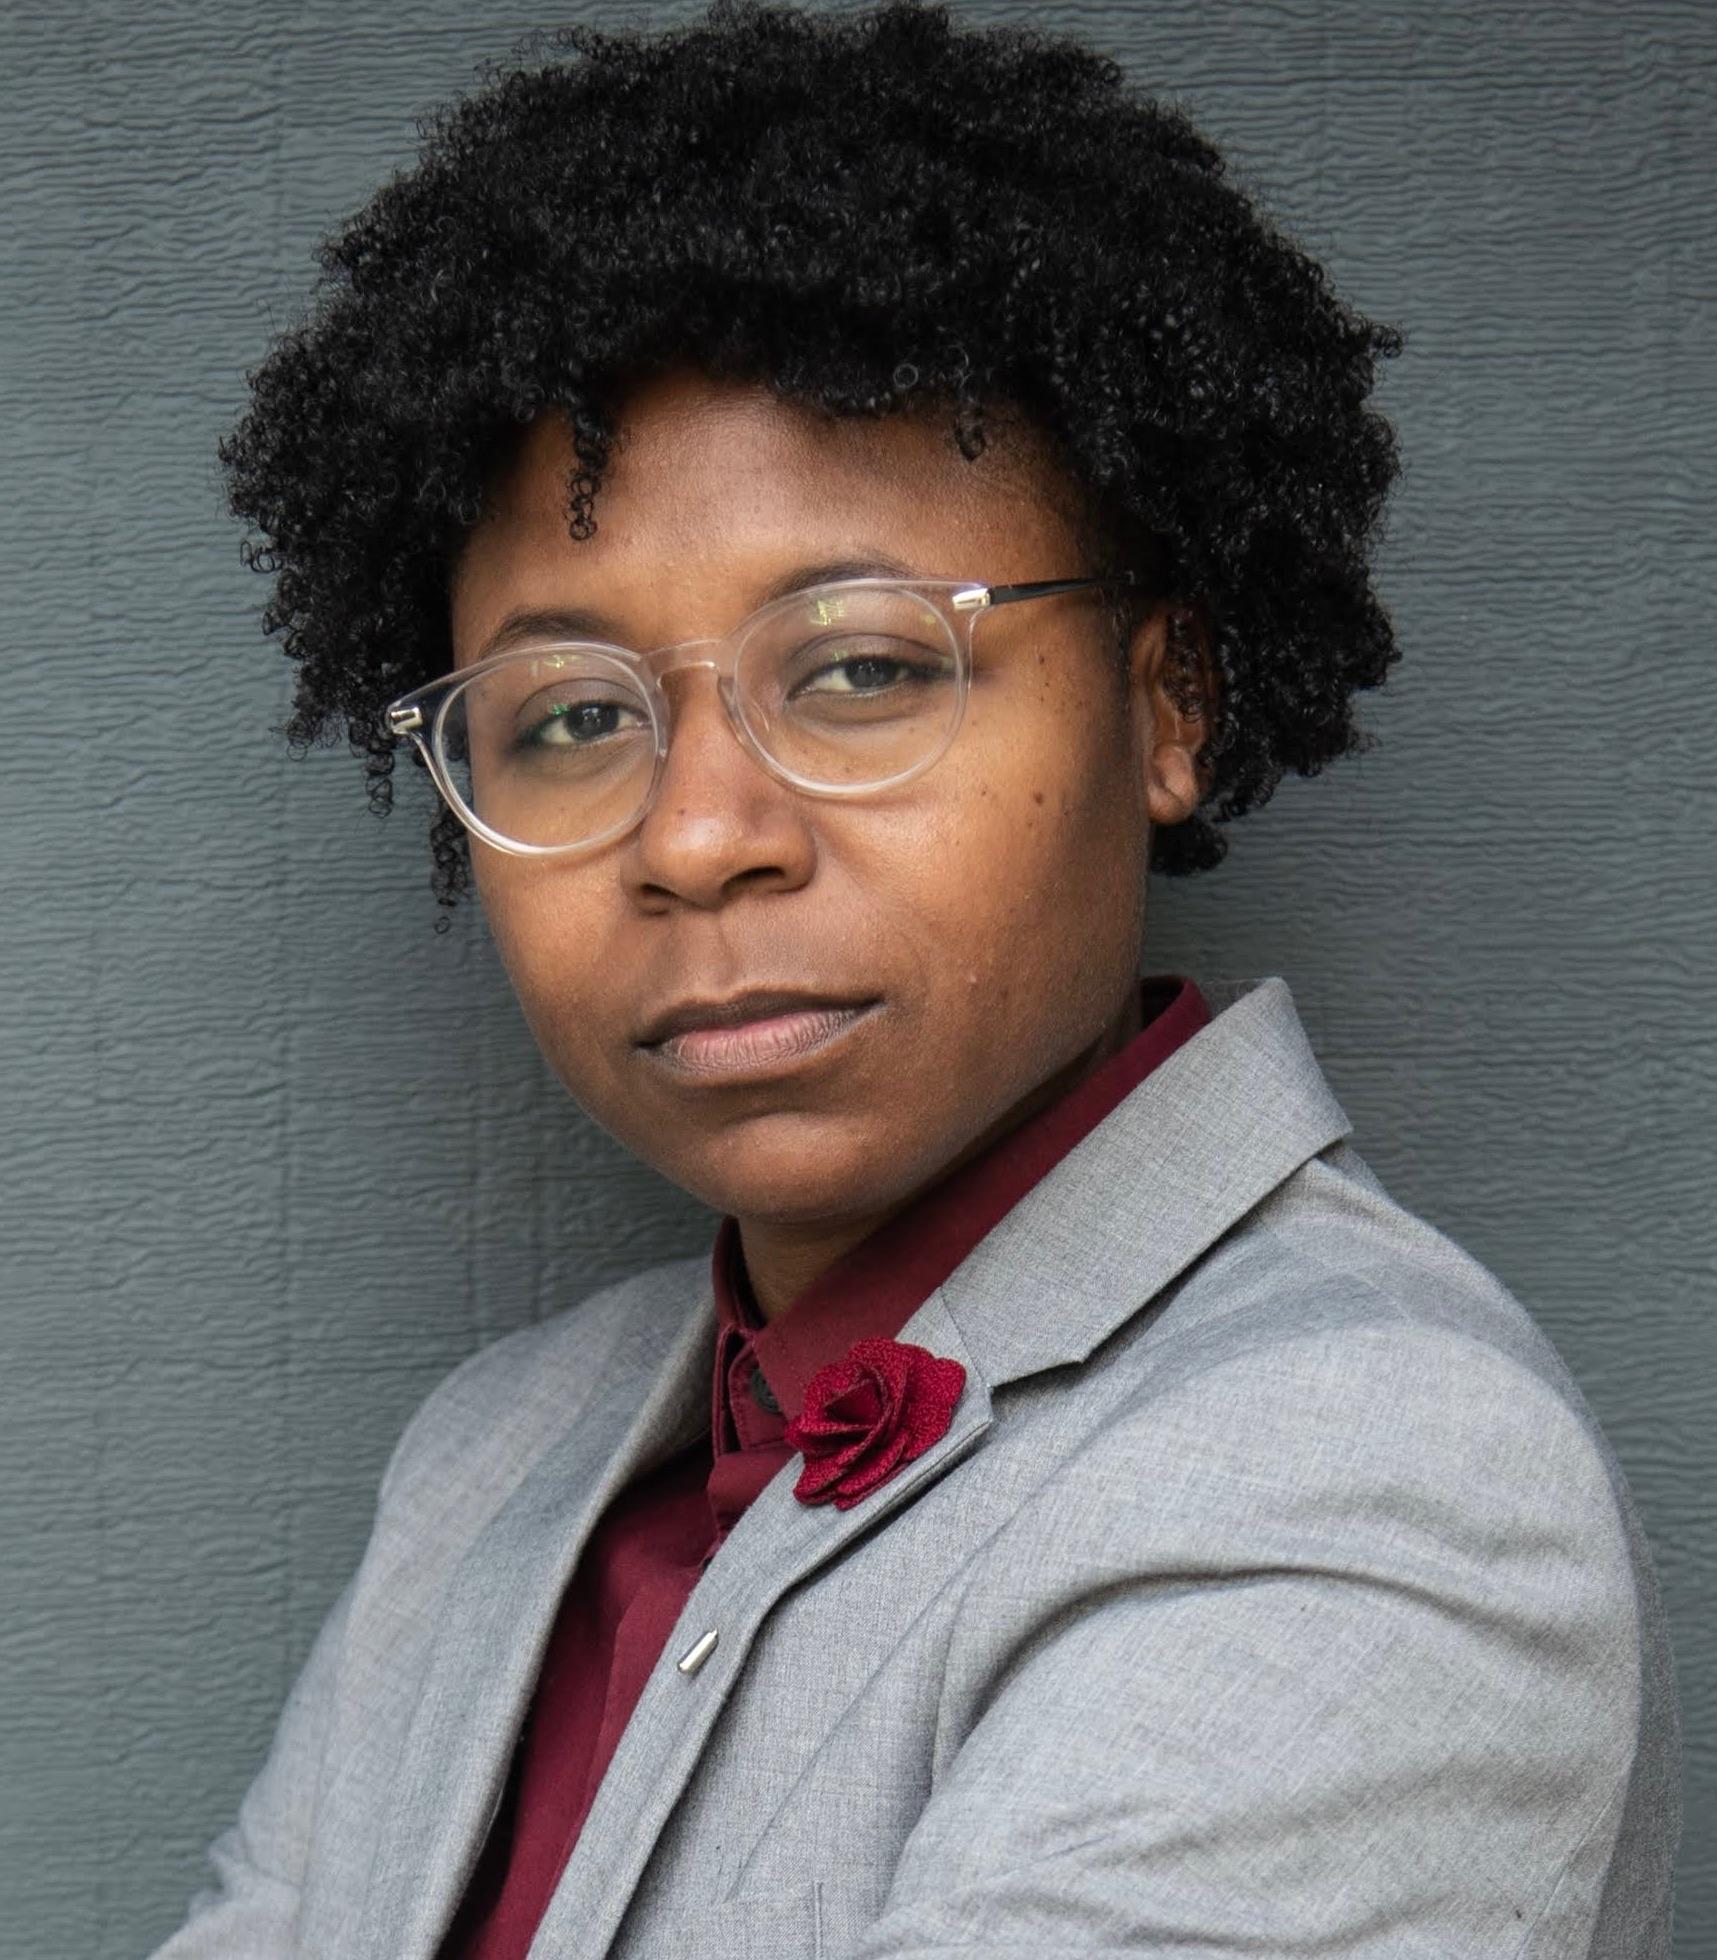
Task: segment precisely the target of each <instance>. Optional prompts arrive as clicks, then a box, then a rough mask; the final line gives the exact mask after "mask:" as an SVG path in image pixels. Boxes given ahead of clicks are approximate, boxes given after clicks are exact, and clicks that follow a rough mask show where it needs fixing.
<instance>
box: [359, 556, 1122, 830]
mask: <svg viewBox="0 0 1717 1960" xmlns="http://www.w3.org/2000/svg"><path fill="white" fill-rule="evenodd" d="M1135 583H1136V576H1135V575H1134V574H1133V573H1130V572H1123V573H1120V574H1117V575H1116V576H1115V577H1113V578H1073V579H1039V580H1037V581H1035V582H1033V583H1031V584H1028V585H980V584H977V583H974V582H973V581H971V580H961V579H912V580H899V579H890V578H849V579H837V580H834V581H831V582H829V583H826V584H820V585H813V586H809V587H807V588H806V589H805V590H803V591H800V592H791V593H788V594H786V595H785V596H784V597H782V598H779V599H774V600H771V601H770V603H769V604H767V605H765V606H761V607H759V608H758V610H757V611H756V612H754V613H752V614H751V616H750V617H749V618H748V619H745V620H742V621H741V622H740V624H739V625H738V626H737V627H736V628H735V629H734V630H733V632H731V633H729V634H727V635H725V636H724V637H721V638H715V639H701V640H682V641H680V642H679V643H678V644H677V645H675V646H671V647H660V648H658V649H656V650H655V651H654V652H652V653H635V652H633V651H631V650H630V649H629V648H626V647H621V646H613V645H610V644H607V643H606V642H603V641H599V640H571V639H558V638H547V639H541V640H533V641H531V642H530V643H529V644H527V645H524V646H519V647H514V648H510V649H508V650H507V651H506V652H503V653H497V654H491V655H490V656H489V657H488V658H487V659H484V660H479V661H476V662H474V663H473V664H472V665H471V666H469V667H466V668H462V669H460V670H459V671H458V672H457V673H453V674H447V675H444V676H443V677H442V678H441V679H440V680H436V681H429V682H427V683H426V684H425V685H424V686H422V687H417V688H413V689H412V690H411V692H410V693H408V694H402V695H400V696H399V697H398V698H397V699H396V700H394V701H391V702H390V703H389V704H388V706H387V707H386V709H385V710H384V711H383V714H384V726H385V727H386V728H387V730H388V732H389V733H390V734H393V735H409V736H410V737H411V739H412V740H413V741H414V742H415V743H416V744H417V746H418V748H419V749H420V750H421V751H422V754H423V757H424V760H425V762H426V763H427V764H428V765H429V770H430V773H431V775H432V776H433V778H434V781H435V784H436V787H437V788H438V789H439V790H440V792H441V794H442V796H443V797H445V799H446V800H447V803H448V804H449V806H450V807H451V808H452V810H453V812H454V814H455V815H456V816H457V817H458V818H459V819H460V821H461V822H462V823H463V824H464V825H465V826H466V828H467V829H468V830H470V831H472V832H474V833H475V834H476V835H477V836H479V837H481V838H483V839H484V840H485V841H486V842H488V843H490V844H492V845H494V846H495V847H496V849H498V850H503V851H512V852H515V853H517V854H519V855H522V856H562V855H565V854H567V853H571V852H583V851H593V850H595V849H597V848H598V847H599V846H601V845H603V844H607V843H611V842H612V841H613V840H614V839H615V838H617V837H620V836H622V835H624V833H625V832H626V831H628V830H630V829H631V828H632V827H633V826H634V825H635V824H637V823H639V822H641V821H642V819H643V817H644V815H645V813H646V811H647V810H648V809H649V808H650V805H651V803H652V801H653V800H654V798H655V795H656V790H657V788H658V786H659V784H660V782H661V779H662V771H663V768H664V765H665V764H666V762H667V757H668V744H669V740H670V737H671V733H672V718H671V714H670V710H669V706H668V700H667V696H666V694H665V693H664V691H663V687H662V682H663V680H664V678H665V677H666V676H667V675H668V674H671V673H679V672H681V671H683V670H685V669H687V668H692V667H709V668H712V669H713V670H714V671H715V674H716V679H717V685H718V688H719V691H720V695H721V699H722V703H723V705H724V706H725V708H726V710H727V715H728V719H729V721H730V723H731V724H732V727H733V730H734V732H735V734H736V735H737V736H738V738H739V740H740V742H741V743H742V744H743V745H744V747H745V748H746V749H747V750H748V751H749V752H750V754H752V755H753V756H755V757H756V759H757V761H758V762H759V763H760V764H761V765H762V766H763V767H764V768H765V769H766V770H768V771H769V773H770V774H771V775H773V776H775V777H776V778H777V779H778V780H779V781H781V782H783V783H787V784H790V785H791V786H792V787H793V788H794V789H796V790H802V791H803V792H804V793H805V794H806V795H808V796H828V797H859V796H870V795H874V794H876V793H877V792H878V791H879V790H885V789H891V788H894V787H896V786H898V785H900V784H902V783H906V782H909V781H911V780H912V779H913V778H914V777H917V776H921V775H923V773H924V772H925V770H927V769H929V768H930V767H931V766H932V765H933V764H934V763H936V762H937V761H939V760H940V759H941V757H942V756H943V755H945V754H946V753H947V750H948V746H949V744H950V743H951V742H952V741H953V739H954V736H955V733H956V731H957V730H958V729H959V726H960V720H961V717H962V715H963V714H964V712H965V707H966V695H967V691H968V687H969V683H970V678H971V669H972V626H973V622H974V621H975V620H976V618H977V616H978V614H979V613H981V612H986V611H989V610H990V609H992V608H993V607H996V606H1007V605H1013V604H1015V603H1017V602H1018V601H1020V600H1025V599H1042V598H1048V597H1049V596H1050V595H1051V594H1052V593H1056V592H1073V591H1077V590H1079V589H1081V588H1083V587H1087V586H1108V585H1132V584H1135Z"/></svg>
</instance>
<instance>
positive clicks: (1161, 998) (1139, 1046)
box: [710, 973, 1211, 1418]
mask: <svg viewBox="0 0 1717 1960" xmlns="http://www.w3.org/2000/svg"><path fill="white" fill-rule="evenodd" d="M1140 1000H1141V1005H1142V1009H1143V1013H1144V1023H1145V1024H1144V1026H1143V1027H1142V1028H1141V1029H1140V1031H1139V1033H1137V1034H1136V1035H1134V1037H1133V1038H1132V1040H1131V1041H1129V1042H1128V1043H1127V1044H1126V1046H1125V1047H1124V1048H1121V1049H1119V1050H1117V1052H1116V1053H1115V1054H1113V1055H1111V1056H1109V1057H1108V1059H1107V1060H1105V1061H1103V1062H1101V1063H1099V1064H1098V1066H1097V1067H1096V1068H1095V1069H1093V1070H1092V1071H1091V1073H1090V1074H1089V1075H1087V1076H1085V1077H1083V1078H1082V1079H1081V1080H1080V1081H1078V1082H1076V1083H1075V1084H1074V1085H1073V1087H1072V1088H1071V1089H1069V1090H1068V1091H1067V1093H1066V1094H1065V1095H1063V1096H1060V1097H1058V1098H1057V1099H1056V1100H1055V1101H1054V1102H1052V1103H1049V1104H1047V1105H1046V1106H1045V1107H1044V1108H1042V1109H1040V1110H1037V1111H1035V1112H1034V1113H1033V1114H1032V1115H1031V1116H1029V1117H1027V1118H1026V1120H1025V1121H1024V1122H1023V1123H1021V1124H1019V1125H1018V1126H1017V1127H1016V1128H1014V1129H1012V1130H1010V1131H1008V1133H1007V1134H1006V1135H1005V1136H1002V1137H999V1138H997V1140H996V1141H995V1142H994V1143H993V1144H991V1145H990V1146H989V1148H988V1149H986V1150H984V1151H983V1152H981V1153H980V1154H979V1155H978V1156H976V1157H973V1158H972V1159H971V1160H970V1161H969V1162H967V1163H965V1164H962V1165H961V1166H960V1168H959V1169H958V1170H956V1171H953V1172H951V1173H950V1174H949V1175H948V1176H947V1177H945V1178H943V1179H941V1180H940V1181H939V1182H938V1183H936V1184H933V1185H932V1186H931V1187H930V1188H929V1189H928V1190H927V1191H925V1192H924V1193H923V1194H922V1195H921V1196H920V1197H918V1198H916V1199H915V1200H914V1201H913V1202H912V1203H911V1204H910V1205H908V1206H907V1207H906V1209H905V1210H904V1211H900V1212H897V1213H896V1214H895V1215H894V1217H892V1218H890V1219H889V1220H887V1221H886V1223H884V1224H882V1225H879V1226H878V1227H877V1229H876V1230H875V1231H874V1232H872V1233H871V1234H870V1235H869V1237H868V1238H865V1239H863V1240H861V1241H860V1242H859V1243H858V1244H857V1245H855V1246H853V1247H852V1248H851V1249H850V1250H849V1251H848V1252H846V1253H844V1254H843V1255H842V1257H841V1258H839V1259H838V1260H836V1262H835V1263H834V1265H832V1266H831V1267H830V1268H829V1269H828V1271H827V1272H825V1273H823V1274H821V1275H820V1276H819V1277H818V1278H817V1279H815V1280H813V1281H812V1283H811V1284H810V1285H809V1286H808V1287H806V1288H805V1290H804V1291H803V1292H802V1293H800V1294H799V1295H798V1297H797V1298H796V1299H794V1300H793V1301H791V1302H790V1303H789V1305H788V1306H787V1308H786V1310H785V1311H784V1312H782V1313H781V1314H779V1315H778V1316H777V1317H776V1318H775V1319H774V1320H772V1321H768V1322H765V1321H764V1319H763V1317H762V1315H761V1314H760V1313H759V1311H758V1309H757V1305H756V1303H755V1301H754V1300H753V1299H752V1297H751V1289H750V1285H749V1283H748V1282H747V1280H746V1277H745V1271H744V1262H743V1259H742V1256H741V1253H740V1246H739V1228H738V1223H737V1221H736V1220H735V1219H733V1218H732V1217H727V1218H724V1219H723V1220H722V1222H721V1225H720V1227H719V1229H718V1230H717V1233H716V1239H715V1247H714V1250H713V1252H712V1254H711V1260H710V1271H711V1279H712V1281H713V1284H714V1288H715V1303H716V1315H717V1321H718V1325H720V1326H721V1327H728V1328H734V1329H737V1330H742V1331H744V1332H746V1333H748V1334H749V1335H750V1341H751V1349H752V1353H753V1355H754V1357H755V1359H756V1362H757V1365H758V1366H759V1367H760V1368H761V1370H762V1372H763V1379H764V1381H765V1382H767V1383H768V1385H769V1390H770V1393H771V1394H772V1395H773V1396H774V1398H775V1400H776V1402H777V1403H778V1404H779V1405H780V1408H781V1412H782V1415H783V1417H784V1418H791V1417H793V1416H796V1415H797V1414H798V1413H799V1411H800V1409H801V1407H802V1406H803V1403H804V1399H805V1387H806V1384H807V1383H808V1382H809V1381H810V1379H811V1377H812V1376H813V1375H814V1374H816V1372H817V1371H818V1369H819V1368H822V1367H825V1366H826V1365H827V1364H828V1363H829V1362H831V1361H838V1360H840V1358H841V1357H842V1356H843V1355H844V1354H845V1353H846V1351H847V1349H848V1348H849V1347H850V1346H851V1345H852V1343H853V1342H854V1341H857V1340H862V1339H864V1338H866V1337H867V1336H881V1337H883V1338H886V1339H892V1338H893V1337H894V1336H895V1335H896V1334H898V1333H899V1331H900V1329H901V1328H902V1327H904V1326H905V1324H906V1323H907V1321H908V1320H910V1319H911V1318H912V1316H913V1314H914V1313H916V1312H917V1310H918V1308H919V1307H920V1306H922V1305H923V1303H924V1301H925V1300H926V1299H928V1298H929V1296H930V1294H931V1293H932V1292H934V1291H935V1289H936V1288H937V1287H938V1286H940V1285H941V1283H942V1282H943V1280H945V1279H946V1278H947V1277H948V1275H949V1274H950V1273H951V1272H953V1270H954V1269H955V1267H956V1266H958V1265H959V1264H960V1263H961V1262H962V1261H963V1260H964V1259H965V1257H966V1255H967V1254H968V1253H969V1252H971V1250H972V1249H973V1247H974V1246H976V1245H977V1243H978V1242H979V1240H980V1239H982V1238H983V1237H984V1236H985V1234H986V1233H988V1232H989V1231H990V1229H991V1228H992V1227H993V1226H994V1225H996V1224H997V1223H999V1221H1000V1220H1001V1219H1002V1218H1003V1217H1004V1216H1005V1215H1006V1214H1007V1212H1009V1211H1010V1210H1011V1209H1012V1208H1013V1206H1014V1205H1016V1204H1017V1203H1018V1202H1019V1200H1020V1199H1021V1198H1023V1197H1024V1196H1025V1194H1026V1193H1027V1192H1028V1191H1029V1190H1030V1189H1031V1188H1032V1186H1033V1185H1034V1184H1036V1183H1037V1182H1038V1180H1039V1179H1040V1178H1042V1177H1044V1176H1045V1175H1046V1174H1047V1173H1048V1172H1049V1171H1050V1170H1051V1169H1053V1167H1054V1166H1055V1165H1056V1164H1057V1163H1059V1162H1060V1160H1061V1159H1062V1158H1063V1157H1065V1156H1066V1155H1067V1153H1068V1151H1070V1150H1071V1149H1072V1148H1073V1146H1074V1145H1075V1144H1076V1143H1078V1142H1079V1141H1080V1139H1081V1138H1082V1137H1084V1136H1085V1135H1086V1134H1087V1133H1088V1132H1089V1131H1091V1130H1094V1129H1095V1128H1096V1127H1097V1125H1098V1124H1099V1123H1100V1122H1102V1120H1103V1118H1104V1117H1105V1116H1107V1115H1108V1114H1109V1113H1110V1111H1111V1110H1113V1109H1114V1108H1115V1107H1116V1106H1117V1104H1119V1103H1121V1102H1123V1101H1124V1100H1125V1099H1126V1097H1127V1096H1128V1095H1129V1094H1131V1092H1132V1091H1133V1090H1134V1089H1136V1088H1137V1087H1138V1085H1139V1084H1140V1083H1141V1082H1143V1081H1144V1079H1145V1077H1146V1076H1147V1075H1149V1074H1150V1072H1151V1071H1152V1069H1154V1068H1156V1067H1157V1066H1158V1065H1159V1064H1160V1063H1162V1062H1164V1061H1166V1060H1167V1058H1168V1057H1169V1056H1170V1055H1172V1054H1173V1053H1174V1051H1175V1050H1176V1049H1177V1048H1178V1047H1179V1046H1180V1045H1181V1043H1182V1042H1184V1041H1187V1040H1189V1039H1190V1038H1191V1037H1192V1036H1193V1035H1195V1034H1196V1033H1197V1032H1198V1031H1199V1029H1200V1028H1202V1027H1204V1026H1205V1025H1206V1024H1207V1023H1208V1022H1209V1020H1210V1018H1211V1012H1210V1006H1209V1003H1208V1002H1207V1001H1206V1000H1205V997H1204V995H1203V994H1202V993H1201V992H1200V990H1199V988H1198V986H1197V983H1196V982H1194V981H1193V980H1190V979H1187V978H1185V977H1184V976H1182V975H1180V974H1173V973H1168V974H1150V975H1147V976H1146V977H1145V978H1144V979H1143V980H1141V982H1140ZM730 1347H731V1343H727V1342H719V1341H718V1348H720V1349H729V1348H730ZM723 1389H724V1384H723V1383H722V1382H720V1381H718V1382H717V1384H716V1394H717V1397H718V1401H719V1398H720V1397H721V1395H722V1393H723Z"/></svg>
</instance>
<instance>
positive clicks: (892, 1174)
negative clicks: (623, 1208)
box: [655, 1115, 938, 1225]
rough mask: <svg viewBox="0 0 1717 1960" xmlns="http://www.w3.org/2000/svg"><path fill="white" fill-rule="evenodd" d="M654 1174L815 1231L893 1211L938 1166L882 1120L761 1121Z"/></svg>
mask: <svg viewBox="0 0 1717 1960" xmlns="http://www.w3.org/2000/svg"><path fill="white" fill-rule="evenodd" d="M890 1129H891V1130H893V1129H894V1126H890ZM655 1168H656V1169H658V1170H659V1171H660V1172H661V1173H662V1175H663V1176H664V1177H666V1178H668V1179H669V1180H671V1181H672V1182H673V1183H675V1184H678V1185H679V1186H680V1187H681V1189H682V1190H685V1191H688V1192H689V1193H690V1194H691V1195H692V1196H693V1197H694V1198H697V1199H698V1200H699V1201H700V1202H701V1203H703V1204H706V1205H709V1206H711V1207H712V1208H713V1209H715V1210H716V1211H721V1212H731V1213H732V1214H733V1216H734V1217H736V1218H745V1219H754V1220H756V1221H757V1222H758V1223H759V1224H762V1223H768V1224H772V1225H816V1224H830V1223H836V1222H839V1221H840V1220H842V1219H846V1218H860V1217H866V1216H869V1215H871V1214H874V1213H876V1212H880V1211H886V1210H887V1209H888V1208H889V1207H890V1206H891V1205H895V1204H898V1203H900V1202H901V1201H902V1200H903V1199H905V1198H907V1197H909V1196H910V1195H911V1194H912V1193H913V1192H914V1191H915V1190H917V1189H918V1188H919V1186H921V1185H922V1184H924V1183H925V1182H926V1181H927V1180H928V1179H929V1178H931V1177H933V1176H934V1175H935V1173H936V1170H937V1168H938V1166H937V1164H936V1162H935V1161H934V1160H932V1161H930V1162H929V1163H928V1164H926V1163H923V1162H920V1161H919V1159H918V1156H917V1153H914V1152H912V1151H911V1150H909V1149H905V1148H904V1147H903V1146H902V1144H901V1142H900V1139H899V1136H898V1131H897V1130H894V1133H893V1134H889V1133H888V1131H885V1130H884V1127H883V1125H882V1123H881V1122H880V1121H878V1122H874V1123H873V1124H871V1125H868V1126H867V1125H862V1124H859V1123H855V1122H854V1121H853V1120H852V1119H850V1118H848V1119H841V1118H828V1117H807V1116H802V1115H795V1116H780V1117H764V1118H759V1119H757V1120H755V1121H753V1122H750V1123H747V1124H745V1125H743V1126H741V1128H740V1129H739V1131H738V1133H737V1134H731V1133H730V1134H729V1135H727V1136H725V1137H723V1138H722V1139H720V1140H719V1142H716V1143H714V1144H712V1145H711V1147H710V1148H709V1149H708V1150H707V1152H705V1153H704V1154H703V1155H702V1156H701V1157H700V1158H697V1159H694V1158H692V1157H691V1156H690V1155H689V1154H688V1155H686V1156H678V1157H676V1159H675V1161H674V1162H672V1163H663V1162H661V1161H659V1160H658V1161H657V1162H656V1165H655Z"/></svg>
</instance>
